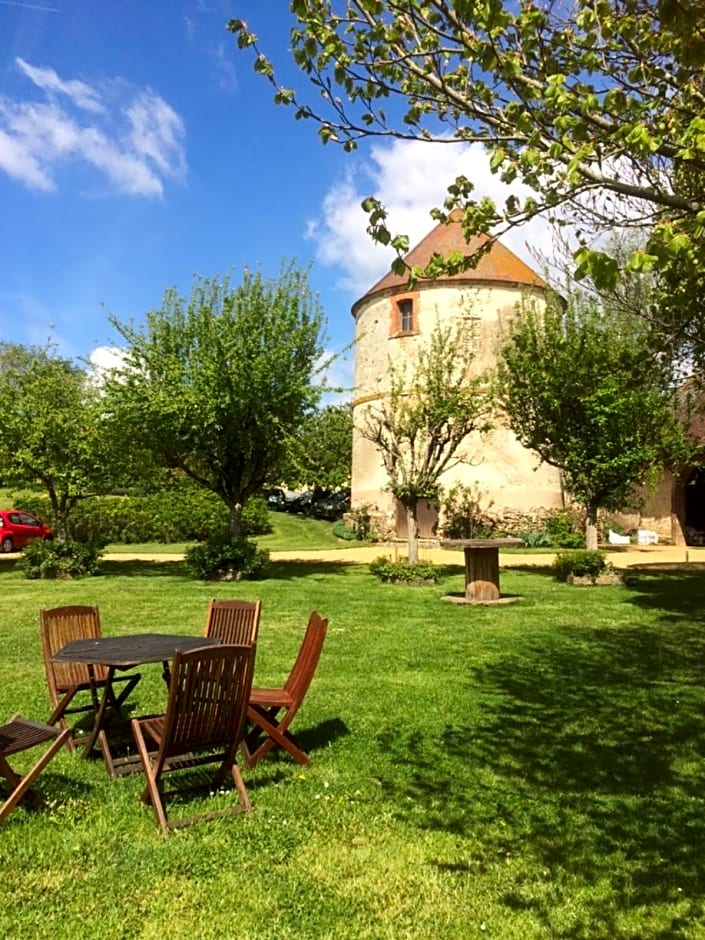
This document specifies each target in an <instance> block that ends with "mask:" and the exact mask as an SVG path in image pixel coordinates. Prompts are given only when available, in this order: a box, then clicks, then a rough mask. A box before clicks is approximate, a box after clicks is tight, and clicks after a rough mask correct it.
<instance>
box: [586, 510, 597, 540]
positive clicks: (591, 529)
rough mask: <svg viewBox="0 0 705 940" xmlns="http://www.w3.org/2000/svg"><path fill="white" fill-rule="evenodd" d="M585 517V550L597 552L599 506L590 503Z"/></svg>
mask: <svg viewBox="0 0 705 940" xmlns="http://www.w3.org/2000/svg"><path fill="white" fill-rule="evenodd" d="M585 508H586V510H587V513H586V516H585V548H587V550H588V551H589V552H595V551H597V506H595V505H593V504H592V503H588V504H587V506H586V507H585Z"/></svg>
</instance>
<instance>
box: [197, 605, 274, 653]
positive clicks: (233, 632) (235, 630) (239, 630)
mask: <svg viewBox="0 0 705 940" xmlns="http://www.w3.org/2000/svg"><path fill="white" fill-rule="evenodd" d="M260 607H261V602H260V601H218V600H216V599H215V598H213V599H212V600H211V602H210V604H209V605H208V614H207V616H206V631H205V635H206V636H208V637H217V638H218V639H219V640H220V642H221V643H226V644H228V645H235V646H240V645H243V646H254V644H255V643H256V642H257V631H258V630H259V615H260Z"/></svg>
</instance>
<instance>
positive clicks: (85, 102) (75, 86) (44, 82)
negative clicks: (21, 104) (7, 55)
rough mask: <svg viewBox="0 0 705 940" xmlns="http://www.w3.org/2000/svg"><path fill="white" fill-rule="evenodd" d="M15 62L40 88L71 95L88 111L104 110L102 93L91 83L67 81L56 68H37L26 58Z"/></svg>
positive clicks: (71, 97)
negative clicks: (63, 79)
mask: <svg viewBox="0 0 705 940" xmlns="http://www.w3.org/2000/svg"><path fill="white" fill-rule="evenodd" d="M15 62H16V64H17V67H18V68H19V69H20V71H21V72H24V74H25V75H26V76H27V78H28V79H29V80H30V81H32V82H34V84H35V85H36V86H37V87H38V88H42V89H43V90H44V91H46V92H49V93H51V92H58V93H59V94H64V95H66V96H67V97H69V98H70V99H71V100H72V101H73V103H74V104H75V105H76V106H77V107H78V108H83V109H85V110H86V111H94V112H96V113H99V114H100V113H102V112H103V110H104V108H103V104H102V102H101V100H100V94H99V93H98V92H97V91H96V89H94V88H91V86H90V85H86V83H85V82H81V81H78V80H77V79H73V80H70V81H67V82H65V81H62V80H61V79H60V78H59V76H58V74H57V73H56V72H55V71H54V69H49V68H36V67H35V66H33V65H30V64H29V62H25V60H24V59H20V58H17V59H15Z"/></svg>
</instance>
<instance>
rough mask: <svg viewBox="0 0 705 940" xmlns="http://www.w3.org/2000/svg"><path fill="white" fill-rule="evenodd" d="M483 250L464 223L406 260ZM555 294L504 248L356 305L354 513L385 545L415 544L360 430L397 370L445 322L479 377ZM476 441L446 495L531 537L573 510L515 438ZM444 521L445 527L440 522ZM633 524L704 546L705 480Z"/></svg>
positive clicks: (655, 499)
mask: <svg viewBox="0 0 705 940" xmlns="http://www.w3.org/2000/svg"><path fill="white" fill-rule="evenodd" d="M481 244H482V242H481V241H480V240H475V241H471V242H470V244H469V245H468V243H466V241H465V239H464V236H463V232H462V228H461V225H460V224H459V222H451V223H449V224H439V225H437V226H436V227H435V228H434V229H433V230H432V231H431V232H430V233H429V234H428V235H427V236H426V237H425V238H424V239H423V240H422V241H421V242H419V244H418V245H417V246H416V247H415V248H413V249H412V251H411V252H410V253H409V255H407V259H406V260H407V262H408V263H409V265H418V266H421V267H424V266H425V265H426V264H427V263H428V261H429V260H430V259H431V257H432V256H433V255H434V254H440V255H447V254H448V253H449V252H452V251H458V252H461V253H463V254H467V253H468V252H472V251H473V250H475V249H476V248H477V247H479V246H480V245H481ZM546 290H547V285H546V283H545V282H544V281H543V279H542V278H541V277H540V276H539V275H538V274H537V273H536V272H535V271H534V270H532V269H531V268H530V267H529V266H528V265H527V264H525V263H524V262H523V261H522V260H520V259H519V258H518V257H517V256H516V255H515V254H513V253H512V252H511V251H510V250H509V249H508V248H506V247H505V246H504V245H502V244H501V243H499V242H496V243H495V244H494V245H493V246H492V248H491V250H490V251H489V252H488V253H487V254H485V255H483V256H482V258H481V259H480V261H479V263H478V265H477V267H475V268H474V269H472V270H469V271H466V272H463V273H460V274H455V275H449V276H446V275H444V276H441V277H439V278H437V279H436V280H433V281H423V282H419V283H418V284H417V286H416V287H415V288H414V289H413V290H409V289H408V284H407V281H406V279H405V278H404V277H400V276H398V275H396V274H393V273H391V272H390V273H388V274H386V275H385V276H384V277H382V278H381V279H380V280H379V281H378V282H377V283H376V284H375V285H374V286H373V287H371V288H370V290H368V291H367V293H366V294H365V295H364V296H363V297H361V298H360V299H359V300H358V301H356V302H355V304H353V307H352V314H353V317H354V318H355V395H354V400H353V420H354V423H355V426H356V430H355V432H354V438H353V466H352V487H351V488H352V506H353V508H354V507H356V506H361V505H366V506H368V507H370V510H371V515H372V519H373V521H374V523H375V524H376V526H377V527H378V528H379V530H380V531H381V533H382V534H383V535H385V536H397V537H399V538H403V537H405V536H406V515H405V512H404V510H403V507H402V506H401V504H399V503H398V501H397V500H396V499H395V498H394V497H393V496H392V494H391V493H390V492H389V491H388V489H387V484H388V479H387V475H386V472H385V470H384V467H383V464H382V460H381V457H380V454H379V453H378V451H377V449H376V448H375V446H374V444H372V443H371V442H370V441H368V440H366V439H365V438H363V437H362V435H361V434H360V432H359V427H360V426H361V425H362V423H363V420H364V412H365V409H366V408H368V407H370V405H374V403H375V402H379V401H380V400H381V399H382V398H383V397H384V396H385V395H386V394H387V393H388V391H389V388H388V370H389V363H390V362H393V363H399V362H400V361H401V360H404V359H405V360H407V361H413V357H414V354H415V350H416V349H417V348H418V346H419V344H420V343H424V342H425V341H426V340H427V339H428V337H429V334H430V332H431V331H432V330H433V328H434V326H435V324H436V322H440V323H441V324H444V325H447V324H458V325H463V327H464V328H465V330H466V331H469V335H470V336H471V337H472V342H473V344H474V354H475V356H474V369H475V370H476V372H477V374H481V373H483V372H485V371H486V370H487V369H488V368H491V367H492V366H493V365H494V363H495V361H496V352H497V343H498V339H499V335H500V330H501V328H502V323H503V322H506V320H507V318H508V317H510V316H511V315H512V314H513V312H514V310H515V308H516V305H517V304H518V303H519V302H520V301H521V300H522V299H524V298H531V299H533V301H534V302H536V303H539V304H542V303H544V302H545V297H546ZM473 437H474V436H473V435H471V437H470V438H469V440H468V446H467V447H466V449H465V450H466V453H467V454H469V455H470V457H471V462H470V463H463V464H459V465H457V466H455V467H453V468H452V469H450V470H449V471H447V472H446V473H445V474H444V476H443V477H442V478H441V484H442V486H443V488H444V490H446V491H447V490H448V489H450V488H451V487H452V486H454V485H455V484H458V483H460V484H462V485H464V486H466V487H469V488H471V489H472V490H473V492H474V494H475V495H476V497H477V499H478V502H479V503H480V505H481V507H482V508H484V509H487V510H489V511H490V512H491V514H492V515H493V516H495V517H499V518H502V519H504V520H506V521H509V522H511V523H514V524H515V525H516V526H517V527H527V526H528V525H529V524H531V522H532V521H538V520H540V519H541V518H542V517H543V516H544V515H545V513H546V511H548V510H551V509H556V508H561V507H563V506H564V505H565V494H564V491H563V487H562V484H561V475H560V472H559V471H558V470H557V469H555V468H554V467H551V466H548V465H547V464H540V463H539V459H538V457H537V455H536V454H535V453H533V452H532V451H529V450H527V449H526V448H525V447H523V446H522V445H521V444H520V443H519V442H518V440H517V439H516V437H515V436H514V434H513V433H512V432H511V431H509V430H508V429H507V428H504V427H501V426H499V427H497V428H496V429H495V430H494V431H493V432H491V433H490V434H489V435H484V436H483V437H482V438H480V437H479V435H478V436H477V439H473ZM441 521H442V520H441ZM438 522H439V520H438V512H437V509H436V507H435V506H433V505H432V504H430V503H425V504H422V505H421V506H420V507H419V527H420V533H419V534H420V535H421V537H429V536H432V535H434V534H436V531H437V528H438ZM624 523H625V524H626V525H627V526H629V527H633V528H636V527H637V526H639V525H641V526H648V527H649V528H653V529H655V530H656V531H657V532H658V534H659V537H660V538H661V539H662V540H667V541H673V542H675V543H677V544H678V543H680V544H683V543H684V542H686V541H689V542H691V541H692V538H693V537H692V535H691V534H690V530H691V529H696V530H702V532H703V538H705V473H703V471H702V470H700V469H699V468H698V467H688V468H683V469H682V470H681V471H679V472H678V473H675V474H667V475H666V476H665V477H664V479H663V480H662V481H661V483H660V485H659V487H658V488H657V490H656V491H655V493H653V494H652V495H651V496H650V498H649V499H648V501H647V503H646V505H645V506H644V509H643V511H642V513H640V514H637V515H634V514H632V515H626V516H625V517H624Z"/></svg>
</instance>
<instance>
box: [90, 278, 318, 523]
mask: <svg viewBox="0 0 705 940" xmlns="http://www.w3.org/2000/svg"><path fill="white" fill-rule="evenodd" d="M111 322H112V323H113V325H114V326H115V327H116V329H117V330H118V331H119V332H120V333H121V335H122V336H123V337H124V339H125V340H126V341H127V344H128V348H127V350H126V358H125V367H124V368H123V369H121V370H120V371H119V372H118V373H114V374H113V375H112V378H110V379H109V381H108V383H107V385H106V388H107V392H108V401H109V407H110V409H111V411H112V412H113V415H114V419H115V421H116V422H117V423H118V424H119V425H120V426H121V427H122V428H123V432H122V434H121V438H122V439H123V440H125V441H130V440H131V441H132V443H133V444H134V446H135V447H137V448H138V449H141V448H145V449H147V450H148V451H150V452H151V453H152V454H153V455H154V458H155V460H156V461H157V462H158V463H159V464H161V465H162V466H165V467H167V468H170V469H178V470H181V471H183V472H184V473H185V474H186V475H187V476H188V477H189V478H190V479H192V480H194V481H195V482H196V483H198V484H200V485H201V486H203V487H205V488H206V489H209V490H211V491H212V492H214V493H216V494H217V495H218V496H219V497H220V498H221V499H222V500H223V502H224V503H225V504H226V506H227V507H228V509H229V510H230V523H229V529H230V534H231V535H232V536H234V537H236V538H237V537H239V535H240V530H241V524H240V523H241V513H242V508H243V506H244V505H245V504H246V502H247V500H248V499H249V498H250V497H251V496H252V495H253V494H255V493H257V492H259V491H260V490H261V489H262V487H263V485H264V484H265V482H266V481H268V480H271V479H273V478H276V476H277V473H278V469H279V468H280V467H281V466H282V464H283V462H284V460H285V457H286V451H287V440H288V439H289V438H290V437H291V436H292V435H294V434H295V433H296V431H297V429H298V427H299V425H300V424H301V423H302V421H303V420H304V418H305V417H306V415H307V414H308V413H309V411H310V410H311V409H312V408H313V407H314V406H315V404H316V402H317V400H318V397H319V389H318V387H317V386H316V385H315V383H314V378H315V369H316V362H317V360H318V358H319V356H320V354H321V351H322V329H323V315H322V311H321V308H320V304H319V302H318V299H317V297H316V296H315V295H314V294H312V292H311V290H310V288H309V285H308V275H307V272H305V271H302V270H299V269H298V268H297V267H296V266H295V265H294V264H293V263H290V264H288V265H283V266H282V268H281V270H280V273H279V276H278V277H277V278H276V279H273V278H272V279H265V278H264V277H263V276H262V274H261V273H260V272H257V273H255V272H252V271H249V270H245V272H244V274H243V277H242V281H241V283H240V284H239V285H237V286H232V285H231V283H230V279H229V278H227V277H226V278H222V279H220V278H217V277H215V278H197V279H196V280H195V281H194V284H193V286H192V289H191V294H190V296H189V297H188V299H186V298H184V297H181V296H180V295H179V294H178V293H177V292H176V291H175V290H168V291H167V292H166V294H165V295H164V299H163V302H162V306H161V308H160V309H159V310H154V311H151V312H150V313H148V314H147V317H146V322H145V324H144V326H142V327H140V328H135V327H133V326H130V325H126V324H121V323H119V322H118V321H117V320H115V319H114V318H113V320H112V321H111Z"/></svg>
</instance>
